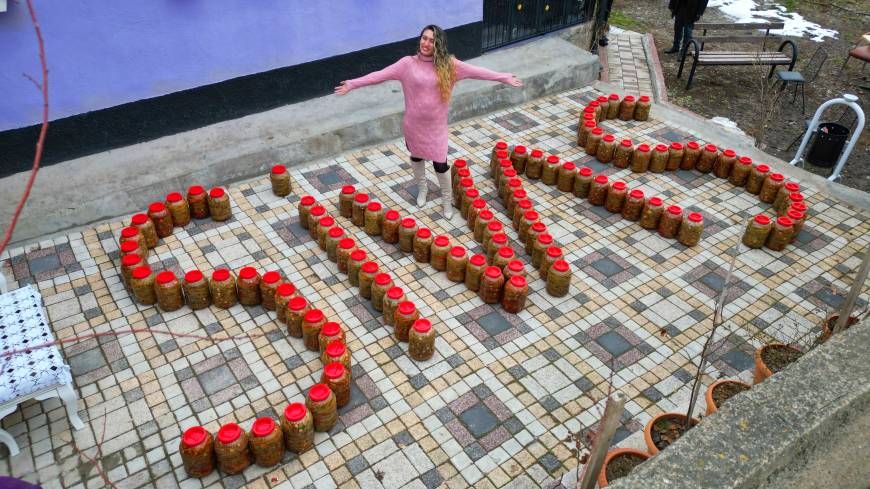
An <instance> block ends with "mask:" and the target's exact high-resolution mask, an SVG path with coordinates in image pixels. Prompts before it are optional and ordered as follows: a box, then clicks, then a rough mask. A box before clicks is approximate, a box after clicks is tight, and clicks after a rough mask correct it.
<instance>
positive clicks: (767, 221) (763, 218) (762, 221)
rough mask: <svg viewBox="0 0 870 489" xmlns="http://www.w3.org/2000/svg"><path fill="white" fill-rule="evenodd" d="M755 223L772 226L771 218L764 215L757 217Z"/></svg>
mask: <svg viewBox="0 0 870 489" xmlns="http://www.w3.org/2000/svg"><path fill="white" fill-rule="evenodd" d="M755 222H757V223H758V224H761V225H762V226H767V225H768V224H770V218H769V217H767V216H765V215H764V214H759V215H757V216H755Z"/></svg>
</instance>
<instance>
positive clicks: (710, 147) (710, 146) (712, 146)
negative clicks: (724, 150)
mask: <svg viewBox="0 0 870 489" xmlns="http://www.w3.org/2000/svg"><path fill="white" fill-rule="evenodd" d="M704 150H706V151H709V152H711V153H715V152H716V151H718V150H719V149H718V148H717V147H716V145H715V144H708V145H707V146H704Z"/></svg>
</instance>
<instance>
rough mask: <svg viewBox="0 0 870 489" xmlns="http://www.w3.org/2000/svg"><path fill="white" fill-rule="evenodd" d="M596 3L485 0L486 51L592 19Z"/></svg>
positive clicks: (484, 33)
mask: <svg viewBox="0 0 870 489" xmlns="http://www.w3.org/2000/svg"><path fill="white" fill-rule="evenodd" d="M594 8H595V0H484V1H483V50H484V51H487V50H490V49H495V48H498V47H501V46H505V45H507V44H511V43H513V42H517V41H522V40H524V39H529V38H530V37H535V36H538V35H541V34H544V33H547V32H551V31H555V30H558V29H561V28H563V27H568V26H570V25H574V24H580V23H582V22H585V21H586V20H587V19H590V18H591V17H592V15H593V9H594Z"/></svg>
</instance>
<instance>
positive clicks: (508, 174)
mask: <svg viewBox="0 0 870 489" xmlns="http://www.w3.org/2000/svg"><path fill="white" fill-rule="evenodd" d="M516 177H517V171H516V170H514V169H513V167H507V168H505V169H504V171H503V172H502V173H501V178H499V179H498V198H499V199H501V201H502V203H504V202H505V199H506V198H507V195H508V193H507V191H508V183H510V181H511V180H512V179H514V178H516ZM469 188H472V187H469ZM463 193H464V191H463Z"/></svg>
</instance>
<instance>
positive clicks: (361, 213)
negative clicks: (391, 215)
mask: <svg viewBox="0 0 870 489" xmlns="http://www.w3.org/2000/svg"><path fill="white" fill-rule="evenodd" d="M368 205H369V194H365V193H358V194H356V195H355V196H354V198H353V213H352V216H351V221H352V222H353V223H354V224H355V225H357V226H359V227H365V225H366V207H368Z"/></svg>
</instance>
